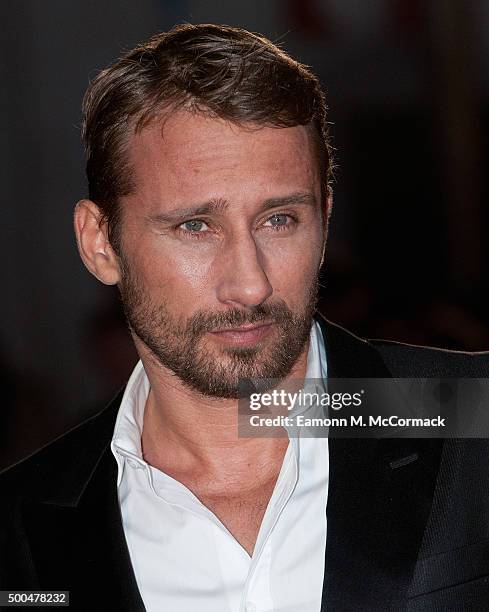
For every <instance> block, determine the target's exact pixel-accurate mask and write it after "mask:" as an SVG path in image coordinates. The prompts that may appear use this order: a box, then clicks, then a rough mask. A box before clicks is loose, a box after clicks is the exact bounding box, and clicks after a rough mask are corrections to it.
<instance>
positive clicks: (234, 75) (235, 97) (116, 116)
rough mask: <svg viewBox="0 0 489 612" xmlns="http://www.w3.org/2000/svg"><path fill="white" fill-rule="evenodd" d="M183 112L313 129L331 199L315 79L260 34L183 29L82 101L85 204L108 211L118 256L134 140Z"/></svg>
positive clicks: (125, 64)
mask: <svg viewBox="0 0 489 612" xmlns="http://www.w3.org/2000/svg"><path fill="white" fill-rule="evenodd" d="M181 107H185V108H186V109H189V110H191V111H194V112H201V113H203V114H206V115H208V116H211V117H218V118H221V119H226V120H228V121H232V122H233V123H236V124H238V125H254V126H258V127H260V126H269V127H292V126H296V125H306V126H308V127H309V128H310V129H311V135H312V137H313V141H314V143H315V145H316V149H317V152H318V159H319V163H320V169H321V184H322V189H323V194H324V193H325V192H326V189H327V188H328V185H329V183H330V180H331V174H332V154H331V146H330V141H329V133H328V124H327V121H326V103H325V97H324V93H323V91H322V89H321V86H320V84H319V81H318V79H317V77H316V76H315V75H314V74H312V72H311V71H310V70H309V69H308V68H307V67H306V66H304V65H303V64H300V63H299V62H297V61H295V60H293V59H292V58H291V57H289V56H288V55H287V54H286V53H285V52H284V51H282V50H281V49H280V48H279V47H277V46H276V45H274V44H273V43H272V42H270V41H269V40H268V39H266V38H264V37H262V36H259V35H257V34H252V33H251V32H248V31H246V30H243V29H240V28H234V27H229V26H221V25H213V24H203V25H191V24H183V25H178V26H176V27H174V28H173V29H171V30H170V31H169V32H162V33H160V34H157V35H156V36H154V37H152V38H151V39H150V40H149V41H147V42H145V43H143V44H141V45H139V46H138V47H136V48H135V49H133V50H132V51H129V52H128V53H126V54H125V55H124V56H123V57H121V58H120V59H119V60H118V61H117V62H116V63H115V64H113V65H112V66H110V67H109V68H107V69H105V70H103V71H101V72H100V73H99V74H98V76H97V77H96V78H95V79H94V81H93V82H92V83H91V84H90V86H89V87H88V89H87V92H86V94H85V97H84V100H83V123H82V134H83V140H84V144H85V151H86V158H87V165H86V171H87V178H88V189H89V194H88V196H89V198H90V199H91V200H93V201H94V202H96V203H97V205H98V206H99V208H100V209H101V210H102V214H103V219H102V220H103V221H106V222H107V225H108V230H109V238H110V241H111V243H112V245H113V247H114V248H115V250H116V251H118V249H119V248H120V231H119V230H120V207H119V198H120V197H121V196H124V195H128V194H129V193H130V192H131V189H132V176H131V171H130V168H128V167H127V161H126V147H127V142H128V140H129V136H130V135H131V134H134V133H136V132H138V131H140V130H141V129H142V128H143V127H144V126H145V125H147V124H148V123H149V122H150V121H152V120H153V119H155V118H157V117H158V116H161V115H162V114H163V113H165V112H168V111H170V112H171V111H173V110H176V109H178V108H181Z"/></svg>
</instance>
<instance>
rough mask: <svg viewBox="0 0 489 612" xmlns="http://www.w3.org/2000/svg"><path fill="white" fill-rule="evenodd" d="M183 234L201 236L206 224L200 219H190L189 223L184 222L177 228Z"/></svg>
mask: <svg viewBox="0 0 489 612" xmlns="http://www.w3.org/2000/svg"><path fill="white" fill-rule="evenodd" d="M178 227H179V228H181V229H182V230H183V231H184V232H189V233H192V234H202V233H203V232H202V230H204V229H205V228H207V227H208V226H207V223H205V222H204V221H201V220H200V219H191V220H190V221H185V222H184V223H181V224H180V225H179V226H178Z"/></svg>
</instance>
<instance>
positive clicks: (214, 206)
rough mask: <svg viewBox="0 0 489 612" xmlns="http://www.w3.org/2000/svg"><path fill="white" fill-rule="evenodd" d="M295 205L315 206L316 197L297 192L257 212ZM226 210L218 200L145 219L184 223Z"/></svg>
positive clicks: (272, 200)
mask: <svg viewBox="0 0 489 612" xmlns="http://www.w3.org/2000/svg"><path fill="white" fill-rule="evenodd" d="M296 204H306V205H309V206H315V205H316V197H315V196H314V195H313V194H312V193H307V192H298V193H292V194H290V195H286V196H281V197H276V198H268V199H266V200H264V201H263V202H262V204H261V206H260V210H259V212H265V211H267V210H269V209H271V208H277V207H279V206H293V205H296ZM228 208H229V202H228V201H226V200H223V199H221V198H218V199H213V200H209V201H208V202H203V203H202V204H197V205H195V206H190V207H187V208H178V209H176V210H172V211H170V212H167V213H162V212H160V213H156V214H154V215H148V217H147V218H148V220H149V221H151V222H154V223H178V221H185V220H186V219H188V218H189V217H198V216H202V215H212V214H220V213H223V212H225V211H226V210H227V209H228Z"/></svg>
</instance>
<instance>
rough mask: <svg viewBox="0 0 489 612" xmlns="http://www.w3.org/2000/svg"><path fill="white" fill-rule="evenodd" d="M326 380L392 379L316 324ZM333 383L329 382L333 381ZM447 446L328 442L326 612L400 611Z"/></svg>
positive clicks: (371, 353)
mask: <svg viewBox="0 0 489 612" xmlns="http://www.w3.org/2000/svg"><path fill="white" fill-rule="evenodd" d="M319 322H320V324H321V328H322V331H323V335H324V339H325V346H326V353H327V359H328V378H389V377H391V376H392V374H391V373H390V372H389V370H388V369H387V368H386V366H385V365H384V363H383V362H382V360H381V358H380V356H379V354H378V353H377V351H376V350H375V349H374V348H373V347H372V346H371V345H369V344H368V343H367V342H365V341H363V340H361V339H359V338H356V337H355V336H353V335H352V334H350V333H348V332H346V331H345V330H343V329H341V328H339V327H337V326H335V325H333V324H331V323H329V322H326V321H325V320H324V319H319ZM328 384H329V383H328ZM441 446H442V441H441V440H429V439H383V440H375V439H344V438H331V439H330V440H329V466H330V467H329V493H328V505H327V519H328V526H327V543H326V562H325V577H324V587H323V601H322V610H328V612H331V611H333V610H334V611H341V610H344V611H348V612H352V611H356V610H358V611H362V612H368V611H376V612H378V611H379V610H382V611H383V612H388V611H396V612H398V611H399V610H403V609H404V608H405V606H406V603H407V601H406V596H407V589H408V586H409V582H410V580H411V577H412V574H413V570H414V565H415V563H416V559H417V556H418V552H419V548H420V545H421V539H422V536H423V532H424V528H425V525H426V522H427V519H428V515H429V511H430V508H431V502H432V498H433V490H434V485H435V480H436V475H437V473H438V464H439V458H440V452H441Z"/></svg>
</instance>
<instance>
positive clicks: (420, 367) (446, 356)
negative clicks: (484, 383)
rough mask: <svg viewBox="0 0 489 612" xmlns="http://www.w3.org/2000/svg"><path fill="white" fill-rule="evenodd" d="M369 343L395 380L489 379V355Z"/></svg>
mask: <svg viewBox="0 0 489 612" xmlns="http://www.w3.org/2000/svg"><path fill="white" fill-rule="evenodd" d="M368 343H369V344H370V345H371V346H373V347H374V348H375V350H376V351H377V352H378V353H379V354H380V356H381V358H382V360H383V361H384V362H385V364H386V366H387V367H388V368H389V370H390V371H391V372H392V373H393V375H394V376H412V377H456V376H460V377H466V378H486V377H488V376H489V351H482V352H466V351H452V350H446V349H441V348H435V347H431V346H417V345H414V344H404V343H401V342H393V341H389V340H379V339H371V340H368Z"/></svg>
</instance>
